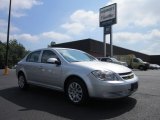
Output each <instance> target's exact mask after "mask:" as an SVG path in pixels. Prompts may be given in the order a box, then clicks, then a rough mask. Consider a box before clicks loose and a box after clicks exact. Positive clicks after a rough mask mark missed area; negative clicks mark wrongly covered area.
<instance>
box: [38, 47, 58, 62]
mask: <svg viewBox="0 0 160 120" xmlns="http://www.w3.org/2000/svg"><path fill="white" fill-rule="evenodd" d="M49 58H57V56H56V54H55V53H54V52H52V51H50V50H44V51H43V54H42V58H41V62H42V63H47V60H48V59H49Z"/></svg>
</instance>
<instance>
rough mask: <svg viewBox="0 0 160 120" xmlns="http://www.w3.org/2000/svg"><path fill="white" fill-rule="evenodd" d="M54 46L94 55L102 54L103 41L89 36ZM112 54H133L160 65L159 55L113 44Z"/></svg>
mask: <svg viewBox="0 0 160 120" xmlns="http://www.w3.org/2000/svg"><path fill="white" fill-rule="evenodd" d="M54 47H65V48H74V49H79V50H82V51H85V52H87V53H89V54H91V55H93V56H95V57H101V56H103V42H100V41H96V40H93V39H90V38H88V39H83V40H78V41H72V42H66V43H61V44H55V45H54ZM113 54H114V55H128V54H134V55H135V56H136V57H138V58H141V59H142V60H144V61H147V62H150V63H154V64H159V65H160V55H147V54H144V53H140V52H136V51H133V50H129V49H125V48H122V47H118V46H114V45H113ZM109 55H110V45H109V44H106V56H109Z"/></svg>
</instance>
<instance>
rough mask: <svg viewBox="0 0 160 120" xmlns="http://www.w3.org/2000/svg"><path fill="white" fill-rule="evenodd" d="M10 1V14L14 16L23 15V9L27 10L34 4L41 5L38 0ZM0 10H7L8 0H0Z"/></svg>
mask: <svg viewBox="0 0 160 120" xmlns="http://www.w3.org/2000/svg"><path fill="white" fill-rule="evenodd" d="M11 1H12V15H13V16H14V17H21V16H25V15H26V14H25V13H24V10H29V9H31V8H32V7H33V6H35V5H42V4H43V2H41V1H40V0H11ZM0 3H1V4H0V10H1V11H2V10H4V11H7V13H8V7H9V0H0Z"/></svg>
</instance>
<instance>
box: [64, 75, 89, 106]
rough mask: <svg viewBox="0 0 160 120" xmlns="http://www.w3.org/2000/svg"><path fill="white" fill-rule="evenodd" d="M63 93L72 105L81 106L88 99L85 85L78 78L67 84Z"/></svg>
mask: <svg viewBox="0 0 160 120" xmlns="http://www.w3.org/2000/svg"><path fill="white" fill-rule="evenodd" d="M65 93H66V96H67V98H68V100H69V101H70V102H72V103H73V104H82V103H85V102H86V101H87V99H88V92H87V88H86V85H85V83H84V82H83V81H82V80H80V79H78V78H74V79H72V80H70V81H69V82H68V83H67V85H66V90H65Z"/></svg>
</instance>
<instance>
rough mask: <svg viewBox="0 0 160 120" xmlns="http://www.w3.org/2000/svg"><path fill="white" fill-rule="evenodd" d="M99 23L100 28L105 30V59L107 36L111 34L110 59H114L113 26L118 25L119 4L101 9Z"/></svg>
mask: <svg viewBox="0 0 160 120" xmlns="http://www.w3.org/2000/svg"><path fill="white" fill-rule="evenodd" d="M99 23H100V24H99V26H100V27H103V29H104V31H103V32H104V33H103V42H104V43H103V44H104V45H103V46H104V52H103V53H104V57H106V39H105V37H106V34H110V57H113V45H112V25H113V24H116V23H117V3H114V4H111V5H108V6H105V7H103V8H100V14H99Z"/></svg>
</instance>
